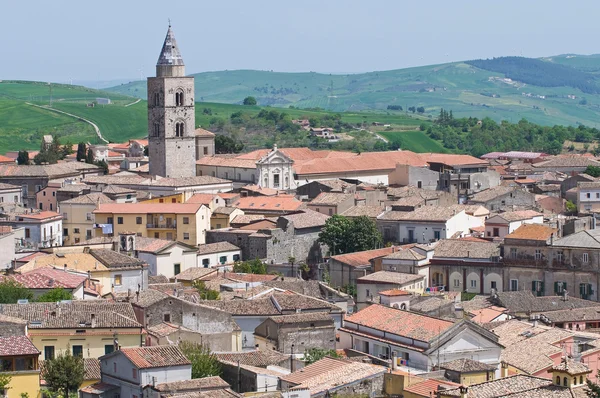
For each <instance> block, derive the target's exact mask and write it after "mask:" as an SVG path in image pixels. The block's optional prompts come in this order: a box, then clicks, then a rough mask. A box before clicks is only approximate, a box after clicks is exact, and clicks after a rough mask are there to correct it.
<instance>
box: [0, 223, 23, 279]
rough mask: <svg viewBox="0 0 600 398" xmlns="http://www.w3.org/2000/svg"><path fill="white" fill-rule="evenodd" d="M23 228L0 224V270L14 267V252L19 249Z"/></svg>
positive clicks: (15, 263) (15, 264)
mask: <svg viewBox="0 0 600 398" xmlns="http://www.w3.org/2000/svg"><path fill="white" fill-rule="evenodd" d="M24 238H25V229H24V228H19V229H13V228H12V227H9V226H0V270H6V269H9V268H16V266H17V262H16V258H17V257H16V253H17V252H18V251H20V250H21V248H22V244H21V243H22V242H23V239H24Z"/></svg>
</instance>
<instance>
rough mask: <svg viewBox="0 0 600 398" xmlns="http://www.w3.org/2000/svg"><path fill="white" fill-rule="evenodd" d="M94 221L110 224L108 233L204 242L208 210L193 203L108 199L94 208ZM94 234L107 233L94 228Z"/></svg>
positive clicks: (197, 243)
mask: <svg viewBox="0 0 600 398" xmlns="http://www.w3.org/2000/svg"><path fill="white" fill-rule="evenodd" d="M94 214H95V219H96V223H97V224H98V225H100V226H106V225H112V235H115V236H116V235H118V234H119V233H135V234H137V235H139V236H143V237H147V238H156V239H166V240H176V241H179V242H183V243H187V244H190V245H199V244H203V243H205V240H206V231H207V230H210V217H211V212H210V209H209V208H208V207H206V206H205V205H202V204H194V203H109V204H104V205H100V206H99V207H98V209H97V210H95V211H94ZM96 231H97V236H99V235H100V234H102V235H104V236H108V235H111V233H108V232H107V229H106V227H105V228H104V233H103V231H102V227H99V228H97V230H96Z"/></svg>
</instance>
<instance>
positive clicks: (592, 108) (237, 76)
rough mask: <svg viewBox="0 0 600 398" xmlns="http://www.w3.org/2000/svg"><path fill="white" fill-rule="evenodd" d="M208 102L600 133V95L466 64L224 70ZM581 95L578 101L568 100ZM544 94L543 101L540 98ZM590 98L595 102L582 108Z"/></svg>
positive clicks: (593, 65) (570, 61) (207, 86)
mask: <svg viewBox="0 0 600 398" xmlns="http://www.w3.org/2000/svg"><path fill="white" fill-rule="evenodd" d="M543 60H545V61H548V62H555V63H560V64H563V65H566V66H570V67H573V68H578V69H581V70H585V71H589V72H592V73H595V74H597V75H598V76H599V77H600V56H599V55H593V56H573V55H560V56H554V57H548V58H543ZM193 76H194V77H195V83H196V95H197V99H198V100H200V101H210V102H221V103H231V104H240V103H241V102H242V100H243V98H245V97H246V96H249V95H251V96H254V97H256V98H257V100H258V103H259V105H270V106H278V107H286V108H287V107H289V106H290V105H293V106H296V107H301V108H315V107H320V108H323V109H327V110H331V111H350V112H356V111H359V112H363V111H380V112H381V111H385V110H386V108H387V106H388V105H401V106H402V107H404V108H405V110H406V108H407V107H409V106H415V107H418V106H423V107H425V117H435V116H437V114H438V113H439V110H440V108H445V109H451V110H452V111H453V112H454V115H455V116H457V117H463V116H476V117H479V118H483V117H486V116H487V117H491V118H493V119H494V120H496V121H500V120H508V121H512V122H516V121H518V120H520V119H522V118H525V119H527V120H529V121H531V122H534V123H538V124H542V125H554V124H562V125H576V124H579V123H581V124H585V125H588V126H595V127H600V95H589V94H584V93H582V92H581V91H580V90H578V89H574V88H570V87H537V86H532V85H523V84H514V85H513V84H507V83H506V82H503V81H502V80H500V79H501V78H503V77H504V76H503V75H502V74H500V73H495V72H489V71H485V70H482V69H478V68H476V67H473V66H471V65H468V64H466V63H464V62H456V63H450V64H443V65H430V66H422V67H416V68H407V69H399V70H391V71H383V72H370V73H362V74H352V75H332V74H319V73H313V72H308V73H280V72H269V71H252V70H237V71H219V72H206V73H198V74H195V75H193ZM107 90H109V91H113V92H116V93H120V94H125V95H132V96H136V97H139V98H146V83H145V82H140V81H136V82H131V83H128V84H123V85H120V86H115V87H111V88H108V89H107ZM569 95H574V96H575V97H576V98H575V99H570V98H568V96H569ZM537 96H543V97H544V98H539V97H537ZM582 98H585V99H586V101H587V104H585V105H581V104H580V103H579V102H580V100H581V99H582Z"/></svg>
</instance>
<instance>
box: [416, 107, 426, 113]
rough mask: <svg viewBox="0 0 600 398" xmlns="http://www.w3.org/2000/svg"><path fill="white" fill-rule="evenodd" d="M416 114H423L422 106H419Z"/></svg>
mask: <svg viewBox="0 0 600 398" xmlns="http://www.w3.org/2000/svg"><path fill="white" fill-rule="evenodd" d="M417 112H418V113H425V108H424V107H422V106H420V107H418V108H417Z"/></svg>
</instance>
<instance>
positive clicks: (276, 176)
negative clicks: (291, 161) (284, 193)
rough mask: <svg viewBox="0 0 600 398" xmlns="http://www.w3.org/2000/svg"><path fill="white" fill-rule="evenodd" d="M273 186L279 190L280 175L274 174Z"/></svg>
mask: <svg viewBox="0 0 600 398" xmlns="http://www.w3.org/2000/svg"><path fill="white" fill-rule="evenodd" d="M273 186H274V187H275V188H279V174H273Z"/></svg>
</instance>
